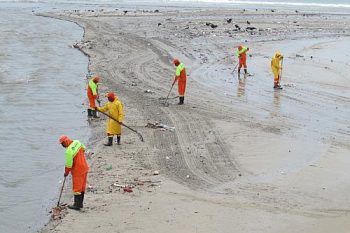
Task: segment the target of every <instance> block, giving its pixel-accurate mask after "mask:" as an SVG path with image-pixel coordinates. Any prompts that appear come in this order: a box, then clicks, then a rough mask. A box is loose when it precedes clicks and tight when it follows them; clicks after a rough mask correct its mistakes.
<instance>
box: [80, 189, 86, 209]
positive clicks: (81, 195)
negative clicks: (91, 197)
mask: <svg viewBox="0 0 350 233" xmlns="http://www.w3.org/2000/svg"><path fill="white" fill-rule="evenodd" d="M84 194H85V192H81V194H80V202H79V207H80V208H83V207H84V205H83V202H84Z"/></svg>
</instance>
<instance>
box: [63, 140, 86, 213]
mask: <svg viewBox="0 0 350 233" xmlns="http://www.w3.org/2000/svg"><path fill="white" fill-rule="evenodd" d="M59 143H60V144H61V145H62V146H63V147H65V148H66V162H65V171H64V177H66V176H68V175H69V173H71V174H72V180H73V193H74V204H73V205H68V208H70V209H74V210H80V209H81V208H83V201H84V194H85V189H86V179H87V174H88V171H89V167H88V164H87V162H86V159H85V153H84V152H85V146H84V145H83V144H82V143H81V142H79V141H78V140H71V139H70V138H69V137H68V136H66V135H62V136H61V137H60V138H59Z"/></svg>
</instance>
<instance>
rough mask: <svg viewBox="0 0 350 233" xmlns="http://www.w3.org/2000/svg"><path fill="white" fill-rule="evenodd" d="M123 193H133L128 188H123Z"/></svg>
mask: <svg viewBox="0 0 350 233" xmlns="http://www.w3.org/2000/svg"><path fill="white" fill-rule="evenodd" d="M123 191H124V192H127V193H132V192H133V191H132V189H131V188H130V187H124V188H123Z"/></svg>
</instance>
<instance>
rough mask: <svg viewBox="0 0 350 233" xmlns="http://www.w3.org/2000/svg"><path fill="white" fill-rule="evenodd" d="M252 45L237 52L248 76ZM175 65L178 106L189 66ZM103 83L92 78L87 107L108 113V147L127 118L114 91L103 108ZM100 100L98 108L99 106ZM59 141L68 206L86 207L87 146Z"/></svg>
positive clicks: (277, 63) (275, 62)
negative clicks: (69, 193) (70, 193)
mask: <svg viewBox="0 0 350 233" xmlns="http://www.w3.org/2000/svg"><path fill="white" fill-rule="evenodd" d="M248 51H249V48H247V47H244V46H242V45H240V46H238V48H237V51H236V55H237V56H238V58H239V63H238V74H240V71H241V68H242V67H243V68H244V74H245V75H248V71H247V52H248ZM282 60H283V56H282V55H281V53H280V52H276V54H275V55H274V57H273V58H272V60H271V69H272V72H273V74H274V88H278V89H281V86H280V72H281V70H282V64H281V61H282ZM173 64H174V65H175V66H176V72H175V78H174V81H173V84H172V85H175V83H176V82H178V94H179V103H178V104H179V105H183V104H184V101H185V90H186V79H187V76H186V68H185V65H184V64H183V63H182V62H180V61H179V60H178V59H174V60H173ZM100 82H101V77H100V76H98V75H96V76H94V77H93V78H91V79H90V81H89V82H88V85H87V96H88V99H89V108H88V109H87V113H88V117H89V118H98V115H97V112H103V113H105V112H108V114H107V113H105V114H106V115H107V116H108V122H107V128H106V133H107V139H108V140H107V143H105V144H104V145H105V146H112V145H113V137H114V136H117V144H118V145H120V143H121V132H122V131H121V124H122V122H123V120H124V110H123V104H122V103H121V101H120V100H119V99H118V97H117V96H116V95H115V94H114V93H113V92H108V93H107V94H106V95H105V96H106V97H107V100H108V101H107V103H106V104H105V105H104V106H103V107H101V106H100V104H101V102H100V98H99V93H98V85H99V83H100ZM96 102H97V103H98V105H99V106H98V107H97V106H96ZM59 143H60V144H61V145H62V146H63V147H65V148H66V153H65V160H66V161H65V172H64V177H65V178H66V177H67V176H68V175H69V173H71V174H72V185H73V188H72V189H73V194H74V203H73V205H68V208H70V209H74V210H80V209H81V208H83V201H84V194H85V190H86V181H87V174H88V170H89V167H88V164H87V162H86V159H85V146H84V145H83V144H82V143H81V142H80V141H78V140H72V139H70V138H69V137H68V136H66V135H62V136H60V138H59Z"/></svg>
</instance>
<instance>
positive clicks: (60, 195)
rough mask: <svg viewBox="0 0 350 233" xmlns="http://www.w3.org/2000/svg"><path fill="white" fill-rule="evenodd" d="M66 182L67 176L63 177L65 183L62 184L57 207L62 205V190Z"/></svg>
mask: <svg viewBox="0 0 350 233" xmlns="http://www.w3.org/2000/svg"><path fill="white" fill-rule="evenodd" d="M65 183H66V176H65V177H64V179H63V184H62V187H61V191H60V196H59V197H58V202H57V207H59V206H60V201H61V196H62V192H63V188H64V184H65Z"/></svg>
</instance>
